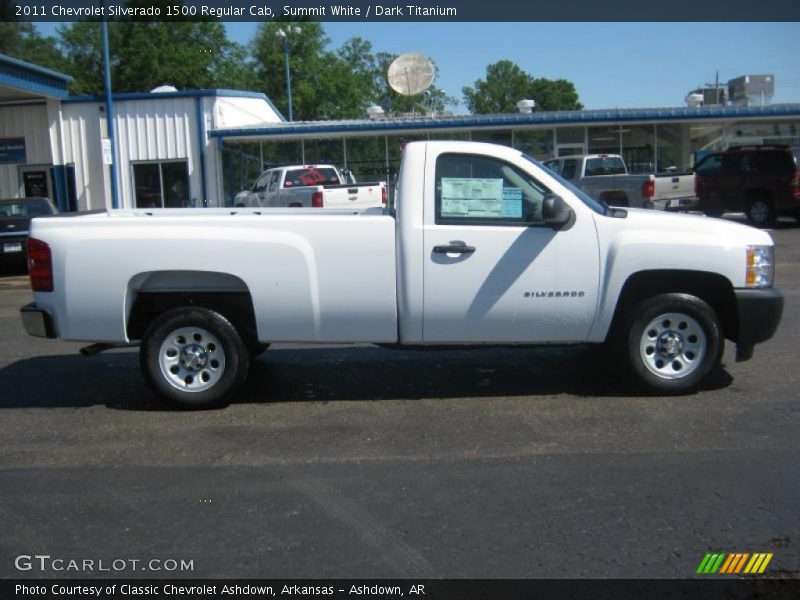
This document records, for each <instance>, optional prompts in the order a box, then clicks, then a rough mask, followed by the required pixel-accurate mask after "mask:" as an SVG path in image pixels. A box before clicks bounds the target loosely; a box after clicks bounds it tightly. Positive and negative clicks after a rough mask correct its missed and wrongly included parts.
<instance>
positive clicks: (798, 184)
mask: <svg viewBox="0 0 800 600" xmlns="http://www.w3.org/2000/svg"><path fill="white" fill-rule="evenodd" d="M792 194H794V197H795V198H797V199H798V200H800V171H795V174H794V181H792Z"/></svg>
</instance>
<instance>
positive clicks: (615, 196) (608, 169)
mask: <svg viewBox="0 0 800 600" xmlns="http://www.w3.org/2000/svg"><path fill="white" fill-rule="evenodd" d="M544 164H545V166H547V167H548V168H550V169H552V170H553V171H555V172H556V173H558V174H559V175H561V176H562V177H563V178H564V179H566V180H568V181H569V182H570V183H572V184H574V185H576V186H577V187H578V188H580V189H581V190H583V191H584V192H586V193H587V194H589V195H590V196H591V197H592V198H594V199H595V200H598V201H600V202H605V203H606V204H608V205H609V206H622V207H632V208H655V209H658V210H689V209H692V208H694V207H695V206H696V205H697V198H696V197H695V191H694V174H693V173H691V172H690V173H664V174H657V175H654V174H652V173H643V174H630V173H628V169H627V167H626V166H625V161H624V160H623V159H622V157H621V156H619V155H618V154H585V155H580V156H562V157H560V158H554V159H553V160H548V161H547V162H545V163H544Z"/></svg>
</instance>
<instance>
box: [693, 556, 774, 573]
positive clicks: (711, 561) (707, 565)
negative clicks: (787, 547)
mask: <svg viewBox="0 0 800 600" xmlns="http://www.w3.org/2000/svg"><path fill="white" fill-rule="evenodd" d="M771 560H772V553H769V554H766V553H755V554H750V553H749V552H739V553H733V554H726V553H725V552H722V553H716V554H706V555H705V557H704V558H703V560H702V562H701V563H700V566H699V567H697V572H698V573H700V574H702V575H710V574H713V573H722V574H726V575H733V574H738V573H748V574H756V573H763V572H764V570H765V569H766V568H767V565H768V564H769V561H771Z"/></svg>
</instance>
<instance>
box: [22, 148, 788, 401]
mask: <svg viewBox="0 0 800 600" xmlns="http://www.w3.org/2000/svg"><path fill="white" fill-rule="evenodd" d="M320 215H324V218H320ZM31 235H32V237H31V240H30V244H31V246H30V249H31V250H30V251H31V256H32V260H31V285H32V288H33V292H34V303H33V304H31V305H27V306H25V307H23V308H22V320H23V323H24V325H25V328H26V330H27V331H28V333H30V334H31V335H37V336H42V337H60V338H62V339H66V340H84V341H90V342H98V343H99V344H100V345H99V346H98V345H95V346H93V347H90V350H86V351H87V352H89V353H91V352H94V351H97V350H102V349H104V348H107V347H109V344H110V345H114V344H139V345H140V365H141V368H142V371H143V374H144V376H145V378H146V380H147V381H148V382H149V383H150V385H151V386H152V387H153V389H154V390H155V391H156V392H157V393H158V394H160V395H161V396H163V397H165V398H166V399H168V400H170V401H173V402H175V403H178V404H181V405H183V406H188V407H199V406H208V405H210V404H214V403H220V402H224V401H226V400H227V399H229V398H231V397H232V395H233V394H235V392H236V391H237V389H239V388H240V386H241V385H242V384H243V382H244V380H245V378H246V376H247V372H248V369H249V365H250V360H251V358H252V356H254V355H255V354H257V353H259V352H261V351H262V350H263V349H264V345H265V344H269V343H271V342H290V341H294V342H311V343H349V342H365V343H373V344H379V345H386V346H389V347H398V346H406V345H408V346H420V345H427V346H454V345H461V346H476V345H497V344H507V345H520V344H597V345H600V344H604V345H605V348H606V350H605V353H604V354H605V356H607V357H608V358H609V360H610V361H613V363H614V365H615V366H618V367H619V368H622V369H625V370H626V371H627V372H628V373H630V376H631V378H632V380H633V381H637V382H638V383H639V384H640V385H641V387H642V388H644V389H645V390H648V391H650V392H651V393H658V394H673V393H683V392H686V391H689V390H694V389H696V388H697V386H699V385H700V383H701V382H702V381H703V380H704V379H705V378H706V376H707V375H709V373H711V372H713V371H714V370H715V369H716V368H717V366H718V365H719V363H720V359H721V357H722V352H723V348H724V346H725V344H724V340H725V339H726V338H727V339H730V340H732V341H733V342H735V343H736V345H737V348H736V358H737V360H747V359H749V358H750V357H751V356H752V354H753V348H754V345H755V344H757V343H759V342H763V341H765V340H767V339H769V338H770V337H771V336H772V335H773V334H774V332H775V330H776V329H777V326H778V323H779V321H780V318H781V314H782V309H783V296H782V294H781V292H780V291H779V290H777V289H775V288H774V287H773V277H774V264H775V258H774V245H773V241H772V238H771V237H770V236H769V234H768V233H766V232H763V231H759V230H757V229H754V228H752V227H748V226H746V225H741V224H739V223H733V222H728V221H722V220H718V219H708V218H706V217H703V216H695V215H674V214H667V213H663V212H656V211H652V210H641V209H632V208H631V209H619V208H608V207H606V206H604V205H602V204H600V203H599V202H597V201H595V200H594V199H592V198H590V197H589V196H587V195H586V194H585V193H584V192H581V191H580V190H579V189H577V188H576V187H574V186H572V185H571V184H570V183H569V182H568V181H566V180H564V179H562V178H561V177H559V176H558V175H556V174H555V173H554V172H552V171H551V170H550V169H548V168H546V167H544V166H543V165H542V164H541V163H539V162H537V161H534V160H533V159H531V158H529V157H528V156H526V155H525V154H523V153H521V152H519V151H518V150H514V149H512V148H508V147H504V146H496V145H492V144H482V143H472V142H455V141H449V142H445V141H437V142H412V143H409V144H408V145H407V146H406V147H405V150H404V153H403V158H402V163H401V166H400V176H399V182H398V192H397V209H396V212H395V211H390V210H381V209H368V210H365V211H360V212H351V211H335V210H319V211H298V210H294V209H283V210H280V209H278V210H271V211H262V210H246V209H241V210H238V211H234V212H233V213H231V211H230V209H202V210H201V209H182V210H180V211H177V210H170V209H154V210H146V211H144V210H143V211H136V210H133V211H131V210H125V211H110V212H108V213H107V214H93V215H89V216H78V217H76V218H71V219H34V221H33V225H32V234H31ZM198 240H202V243H203V244H204V245H205V246H213V247H214V251H213V252H205V253H203V254H202V256H201V257H200V260H198V257H197V255H196V253H191V252H186V251H185V250H186V247H187V244H188V245H193V244H194V245H196V244H197V243H198ZM92 348H93V349H92ZM531 385H532V386H535V385H536V381H535V378H533V379H532V380H531Z"/></svg>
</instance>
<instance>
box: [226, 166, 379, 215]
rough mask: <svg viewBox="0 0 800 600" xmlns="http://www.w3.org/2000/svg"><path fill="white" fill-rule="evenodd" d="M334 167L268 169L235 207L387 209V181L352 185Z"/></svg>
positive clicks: (240, 194) (242, 194)
mask: <svg viewBox="0 0 800 600" xmlns="http://www.w3.org/2000/svg"><path fill="white" fill-rule="evenodd" d="M351 179H352V178H351V177H350V178H348V177H346V176H345V174H344V173H340V172H339V170H338V169H337V168H336V167H334V166H333V165H291V166H284V167H274V168H272V169H267V170H266V171H264V172H263V173H262V174H261V175H259V177H258V179H256V181H255V183H254V184H253V186H252V187H251V188H250V189H248V190H244V191H243V192H240V193H239V194H237V195H236V198H235V200H234V204H235V205H236V206H245V207H250V208H257V207H272V208H280V207H313V208H346V209H354V210H362V209H365V208H376V207H378V208H380V207H385V206H386V203H387V191H386V184H385V183H384V182H378V181H375V182H369V183H353V182H352V181H351Z"/></svg>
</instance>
